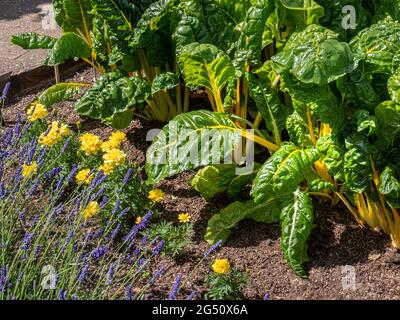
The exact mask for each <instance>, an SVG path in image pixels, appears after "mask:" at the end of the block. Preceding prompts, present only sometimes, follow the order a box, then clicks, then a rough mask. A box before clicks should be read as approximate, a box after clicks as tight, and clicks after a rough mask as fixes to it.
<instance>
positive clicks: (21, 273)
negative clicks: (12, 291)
mask: <svg viewBox="0 0 400 320" xmlns="http://www.w3.org/2000/svg"><path fill="white" fill-rule="evenodd" d="M23 277H24V272H23V271H21V272H20V273H19V275H18V279H17V283H18V284H20V283H21V281H22V278H23Z"/></svg>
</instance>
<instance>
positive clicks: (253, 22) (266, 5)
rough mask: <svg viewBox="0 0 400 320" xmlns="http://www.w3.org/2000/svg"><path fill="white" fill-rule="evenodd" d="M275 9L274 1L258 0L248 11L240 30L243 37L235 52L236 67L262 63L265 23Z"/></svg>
mask: <svg viewBox="0 0 400 320" xmlns="http://www.w3.org/2000/svg"><path fill="white" fill-rule="evenodd" d="M273 9H274V3H273V2H272V1H265V0H258V1H256V3H255V4H254V5H252V6H251V7H250V8H249V10H248V11H247V13H246V17H245V19H244V21H243V23H242V24H241V28H240V32H241V36H240V38H239V40H238V42H237V44H236V47H237V48H238V50H237V51H236V52H235V62H234V63H235V64H236V65H238V64H244V65H257V64H259V63H260V60H261V52H262V49H263V34H264V28H265V23H266V21H267V18H268V16H269V15H270V14H271V12H272V11H273ZM243 58H244V59H243Z"/></svg>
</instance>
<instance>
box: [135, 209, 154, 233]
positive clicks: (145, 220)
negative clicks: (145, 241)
mask: <svg viewBox="0 0 400 320" xmlns="http://www.w3.org/2000/svg"><path fill="white" fill-rule="evenodd" d="M152 216H153V212H152V211H150V210H149V211H148V212H147V213H146V214H145V215H144V217H143V218H142V221H140V223H139V224H138V225H137V226H138V229H139V230H143V229H145V228H146V227H147V224H148V223H149V221H150V219H151V217H152Z"/></svg>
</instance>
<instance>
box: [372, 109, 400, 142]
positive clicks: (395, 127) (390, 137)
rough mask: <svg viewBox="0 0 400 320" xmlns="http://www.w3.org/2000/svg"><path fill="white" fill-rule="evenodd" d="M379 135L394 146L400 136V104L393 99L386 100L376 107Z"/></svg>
mask: <svg viewBox="0 0 400 320" xmlns="http://www.w3.org/2000/svg"><path fill="white" fill-rule="evenodd" d="M375 116H376V118H377V121H378V122H377V125H378V130H377V135H378V137H379V138H380V139H381V141H382V142H383V143H384V144H385V145H386V146H392V145H393V143H394V141H395V140H396V139H398V138H399V137H400V106H399V105H397V104H396V103H395V102H393V101H385V102H382V103H381V104H379V105H378V106H377V107H376V109H375Z"/></svg>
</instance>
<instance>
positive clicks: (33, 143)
mask: <svg viewBox="0 0 400 320" xmlns="http://www.w3.org/2000/svg"><path fill="white" fill-rule="evenodd" d="M36 147H37V140H36V138H33V139H32V141H31V148H30V149H29V150H28V153H27V157H26V162H27V163H31V162H32V160H33V157H34V156H35V153H36Z"/></svg>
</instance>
